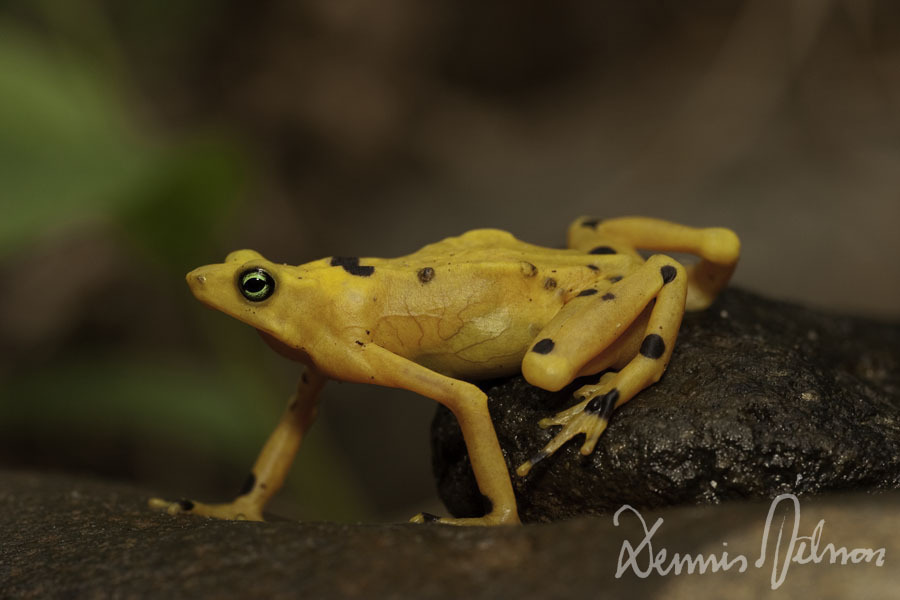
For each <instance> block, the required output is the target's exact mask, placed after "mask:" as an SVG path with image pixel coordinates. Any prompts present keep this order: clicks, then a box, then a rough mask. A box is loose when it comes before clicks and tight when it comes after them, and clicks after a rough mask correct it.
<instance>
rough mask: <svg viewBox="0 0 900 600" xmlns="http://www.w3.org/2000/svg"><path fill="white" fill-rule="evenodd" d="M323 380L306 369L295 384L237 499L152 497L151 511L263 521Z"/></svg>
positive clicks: (307, 424) (311, 414)
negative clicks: (207, 501)
mask: <svg viewBox="0 0 900 600" xmlns="http://www.w3.org/2000/svg"><path fill="white" fill-rule="evenodd" d="M326 381H327V378H326V377H325V376H324V375H323V374H321V373H320V372H319V371H317V370H315V369H311V368H307V369H306V371H305V372H304V373H303V375H302V376H301V377H300V381H299V382H298V383H297V391H296V392H295V393H294V395H293V396H291V399H290V401H289V403H288V406H287V408H286V409H285V411H284V414H283V415H282V417H281V420H280V421H279V422H278V425H277V426H276V427H275V430H274V431H273V432H272V434H271V435H270V436H269V439H268V440H266V443H265V445H264V446H263V449H262V451H261V452H260V453H259V457H258V458H257V459H256V463H254V465H253V469H252V470H251V471H250V475H249V476H248V477H247V481H246V482H245V483H244V487H243V489H242V490H241V492H240V494H239V495H238V496H237V498H235V499H234V500H232V501H231V502H228V503H224V504H205V503H202V502H194V501H192V500H178V501H175V502H172V501H168V500H163V499H161V498H151V499H150V501H149V504H150V506H151V508H156V509H159V510H163V511H166V512H168V513H169V514H178V513H189V514H192V515H200V516H204V517H214V518H217V519H230V520H243V521H262V520H263V517H262V515H263V508H264V507H265V505H266V503H267V502H268V501H269V499H270V498H271V497H272V496H274V495H275V492H277V491H278V490H279V489H281V486H282V485H283V484H284V480H285V479H286V478H287V475H288V471H289V470H290V467H291V463H293V461H294V456H296V454H297V450H298V449H299V447H300V442H301V441H302V440H303V436H304V434H305V433H306V431H307V429H309V427H310V425H312V423H313V421H314V420H315V416H316V406H317V399H318V395H319V392H320V391H321V389H322V387H323V386H324V385H325V382H326Z"/></svg>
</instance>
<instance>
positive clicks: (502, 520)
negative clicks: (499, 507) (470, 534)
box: [409, 511, 519, 527]
mask: <svg viewBox="0 0 900 600" xmlns="http://www.w3.org/2000/svg"><path fill="white" fill-rule="evenodd" d="M409 522H410V523H439V524H441V525H457V526H465V527H489V526H492V525H513V524H516V523H518V522H519V518H518V517H517V516H516V513H515V511H507V512H503V513H499V514H487V515H484V516H483V517H461V518H456V517H438V516H437V515H433V514H431V513H426V512H422V513H419V514H417V515H416V516H414V517H413V518H412V519H410V520H409Z"/></svg>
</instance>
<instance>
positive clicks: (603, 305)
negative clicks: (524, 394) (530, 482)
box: [516, 255, 687, 476]
mask: <svg viewBox="0 0 900 600" xmlns="http://www.w3.org/2000/svg"><path fill="white" fill-rule="evenodd" d="M686 292H687V277H686V275H685V270H684V268H683V267H682V266H681V265H680V264H678V263H677V262H675V261H674V260H672V259H671V258H669V257H666V256H662V255H656V256H652V257H650V258H649V259H648V260H647V262H646V263H645V264H644V265H643V266H642V267H641V268H640V269H638V270H637V271H635V272H634V273H633V274H631V275H629V276H627V277H626V278H625V279H623V280H621V281H620V282H618V283H616V284H614V285H613V286H611V287H610V288H609V291H608V292H607V293H605V294H603V295H600V294H588V295H584V296H577V297H576V298H574V299H573V300H571V301H570V302H569V304H567V305H566V306H565V307H564V308H563V310H561V311H560V314H558V315H557V316H556V317H555V318H554V319H553V320H552V321H551V322H550V323H549V324H548V325H547V327H545V328H544V330H543V331H542V332H541V333H540V334H539V335H538V341H537V342H536V343H535V344H534V346H532V348H531V350H530V351H529V352H528V353H527V354H526V355H525V359H524V360H523V363H522V372H523V374H524V375H525V378H526V379H528V381H529V382H531V383H533V384H534V385H537V386H539V387H543V388H545V389H551V390H553V389H560V388H561V387H563V386H564V385H566V384H567V383H569V382H571V381H572V379H574V377H575V376H577V375H579V374H587V373H585V372H584V371H583V368H584V365H585V364H592V363H593V364H597V363H596V361H594V360H592V358H595V357H596V356H598V355H602V354H603V351H604V350H606V349H607V347H608V345H607V344H609V342H608V340H609V338H610V337H615V336H616V335H622V334H625V332H626V331H627V329H628V328H629V326H630V325H631V324H633V323H634V322H635V321H636V320H638V319H639V317H640V315H641V313H642V312H643V310H644V308H645V307H646V306H647V305H648V304H649V303H650V301H651V300H653V299H654V298H655V300H656V302H655V303H654V305H653V307H652V309H650V314H649V319H648V320H647V324H646V326H645V328H644V336H643V338H642V339H641V342H640V347H639V349H638V351H637V353H636V355H635V356H633V358H631V360H630V361H629V362H628V363H627V364H626V365H625V366H624V367H623V368H622V370H621V371H619V372H617V373H616V372H611V373H607V374H605V375H604V376H603V377H602V378H601V379H600V381H599V382H597V383H596V384H593V385H588V386H584V387H582V388H580V389H579V390H578V391H577V392H575V396H576V397H579V398H580V399H581V402H579V403H578V404H576V405H575V406H573V407H571V408H569V409H568V410H565V411H563V412H561V413H559V414H557V415H556V416H554V417H552V418H550V419H544V420H543V421H541V423H540V425H541V426H542V427H549V426H552V425H561V426H562V429H561V430H560V431H559V432H558V433H557V434H556V436H555V437H554V438H553V439H552V440H550V442H549V443H548V444H547V445H546V446H545V447H544V448H543V449H541V450H540V451H539V452H538V453H537V454H535V455H534V456H533V457H532V458H531V459H530V460H528V461H526V462H525V463H523V464H522V465H520V466H519V467H518V469H517V470H516V473H517V474H519V475H520V476H524V475H526V474H527V473H528V472H529V471H530V470H531V468H532V467H533V466H534V465H535V464H536V463H538V462H539V461H541V460H543V459H544V458H546V457H547V456H550V455H551V454H553V453H554V452H556V450H558V449H559V448H560V446H562V445H563V444H565V443H566V442H567V441H569V440H570V439H572V438H573V437H575V436H577V435H580V434H585V440H584V444H583V445H582V447H581V453H582V454H590V453H591V452H592V451H593V449H594V446H595V444H596V443H597V439H598V438H599V437H600V435H601V434H602V433H603V431H604V430H605V429H606V426H607V424H608V423H609V418H610V416H611V415H612V412H613V410H615V409H616V408H617V407H618V406H621V405H622V404H624V403H626V402H628V401H629V400H630V399H631V398H633V397H634V396H635V394H637V393H638V392H640V391H641V390H642V389H644V388H645V387H647V386H649V385H651V384H653V383H655V382H656V381H658V380H659V378H660V377H661V376H662V374H663V372H664V371H665V369H666V365H667V364H668V362H669V357H670V356H671V355H672V349H673V347H674V345H675V338H676V337H677V335H678V328H679V327H680V325H681V318H682V316H683V314H684V305H685V296H686ZM573 303H577V304H575V305H574V306H572V307H571V308H570V305H572V304H573ZM567 309H568V310H567ZM586 332H587V333H586ZM586 336H595V337H596V339H597V340H599V342H595V343H591V340H590V339H589V338H588V337H586Z"/></svg>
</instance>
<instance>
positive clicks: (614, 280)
mask: <svg viewBox="0 0 900 600" xmlns="http://www.w3.org/2000/svg"><path fill="white" fill-rule="evenodd" d="M606 280H607V281H608V282H610V283H618V282H620V281H622V276H621V275H611V276H609V277H607V278H606Z"/></svg>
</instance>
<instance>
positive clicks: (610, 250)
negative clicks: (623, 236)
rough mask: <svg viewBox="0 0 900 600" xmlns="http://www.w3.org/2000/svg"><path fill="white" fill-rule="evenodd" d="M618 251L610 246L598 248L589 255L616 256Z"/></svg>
mask: <svg viewBox="0 0 900 600" xmlns="http://www.w3.org/2000/svg"><path fill="white" fill-rule="evenodd" d="M615 253H616V251H615V250H614V249H613V248H610V247H609V246H597V247H596V248H593V249H591V251H590V252H588V254H615Z"/></svg>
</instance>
